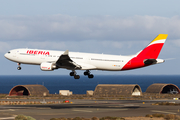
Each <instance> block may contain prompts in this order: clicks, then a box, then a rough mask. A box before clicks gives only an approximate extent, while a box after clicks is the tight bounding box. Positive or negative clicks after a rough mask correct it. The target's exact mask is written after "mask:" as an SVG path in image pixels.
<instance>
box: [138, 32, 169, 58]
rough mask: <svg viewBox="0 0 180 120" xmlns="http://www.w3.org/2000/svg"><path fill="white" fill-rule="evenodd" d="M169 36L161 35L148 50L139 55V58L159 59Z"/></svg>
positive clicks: (145, 49)
mask: <svg viewBox="0 0 180 120" xmlns="http://www.w3.org/2000/svg"><path fill="white" fill-rule="evenodd" d="M167 36H168V34H159V35H158V36H157V37H156V38H155V39H154V40H153V41H152V42H151V43H150V44H149V45H148V46H147V47H146V48H144V49H143V50H142V51H141V52H139V53H138V55H137V57H140V58H142V57H143V58H145V59H157V58H158V56H159V53H160V51H161V49H162V47H163V45H164V43H165V41H166V38H167Z"/></svg>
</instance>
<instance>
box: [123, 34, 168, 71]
mask: <svg viewBox="0 0 180 120" xmlns="http://www.w3.org/2000/svg"><path fill="white" fill-rule="evenodd" d="M167 36H168V34H159V35H158V36H157V37H156V38H155V39H154V40H153V41H152V42H151V43H150V44H149V45H148V46H147V47H146V48H144V49H143V50H142V51H140V52H138V53H137V54H136V56H135V57H133V58H132V59H130V60H129V61H128V62H127V63H126V64H125V65H124V67H123V68H122V69H121V70H129V69H135V68H140V67H145V66H148V65H152V64H157V63H162V62H164V60H161V59H157V58H158V56H159V53H160V51H161V49H162V47H163V45H164V42H165V41H166V38H167Z"/></svg>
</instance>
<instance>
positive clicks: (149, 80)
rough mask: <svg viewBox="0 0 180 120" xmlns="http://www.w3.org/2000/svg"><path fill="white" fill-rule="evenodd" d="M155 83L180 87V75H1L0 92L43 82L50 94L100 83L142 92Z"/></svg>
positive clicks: (81, 91) (76, 91)
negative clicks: (137, 86) (136, 85)
mask: <svg viewBox="0 0 180 120" xmlns="http://www.w3.org/2000/svg"><path fill="white" fill-rule="evenodd" d="M153 83H172V84H175V85H176V86H178V87H180V75H95V77H94V78H93V79H88V78H87V77H86V76H81V78H80V79H78V80H77V79H74V78H73V77H70V76H67V75H66V76H62V75H54V76H53V75H49V76H48V75H46V76H44V75H43V76H41V75H38V76H37V75H35V76H28V75H24V76H18V75H15V76H13V75H11V76H5V75H4V76H0V93H3V94H8V93H9V91H10V90H11V89H12V88H13V87H14V86H16V85H28V84H41V85H44V86H45V87H46V88H47V89H48V90H49V93H50V94H58V93H59V90H70V91H72V92H73V94H86V91H87V90H93V91H94V90H95V87H96V86H97V85H98V84H138V85H139V86H140V87H141V89H142V92H145V91H146V89H147V88H148V86H150V85H151V84H153Z"/></svg>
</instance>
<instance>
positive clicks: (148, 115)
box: [145, 114, 153, 118]
mask: <svg viewBox="0 0 180 120" xmlns="http://www.w3.org/2000/svg"><path fill="white" fill-rule="evenodd" d="M145 117H150V118H152V117H153V116H152V115H150V114H147V115H146V116H145Z"/></svg>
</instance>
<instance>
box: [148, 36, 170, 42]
mask: <svg viewBox="0 0 180 120" xmlns="http://www.w3.org/2000/svg"><path fill="white" fill-rule="evenodd" d="M167 36H168V34H159V35H158V36H157V37H156V38H155V39H154V40H153V41H152V42H151V43H153V42H155V41H158V40H165V39H166V38H167ZM151 43H150V44H151Z"/></svg>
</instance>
